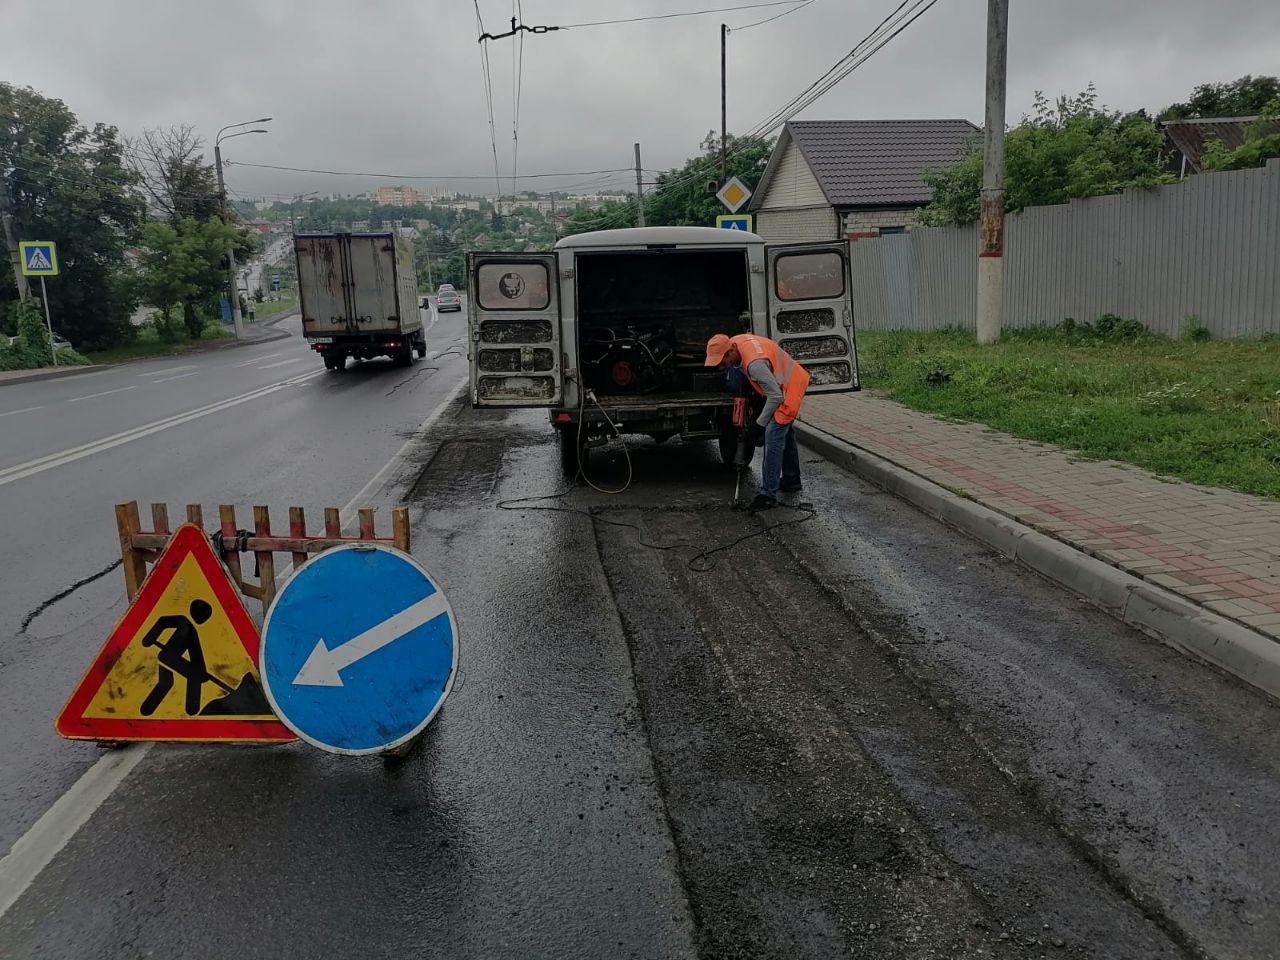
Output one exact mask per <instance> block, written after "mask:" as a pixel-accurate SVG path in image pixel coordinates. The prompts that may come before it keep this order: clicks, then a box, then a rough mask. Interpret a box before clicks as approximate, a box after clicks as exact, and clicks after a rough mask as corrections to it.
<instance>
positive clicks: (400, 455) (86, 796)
mask: <svg viewBox="0 0 1280 960" xmlns="http://www.w3.org/2000/svg"><path fill="white" fill-rule="evenodd" d="M316 372H317V373H319V372H320V371H316ZM314 375H315V374H307V375H306V376H314ZM288 382H289V381H285V383H288ZM466 384H467V381H466V380H465V379H464V380H462V381H459V383H458V385H457V387H455V388H454V389H453V390H451V391H450V392H449V395H448V396H447V397H445V398H444V399H443V400H442V401H440V404H439V405H438V406H437V407H436V408H435V409H434V410H432V411H431V413H430V414H428V415H427V418H426V419H425V420H423V421H422V423H420V424H419V425H418V429H417V430H416V431H415V432H414V436H412V437H411V438H410V439H408V440H406V441H405V442H404V444H403V445H402V446H401V447H400V449H399V450H397V451H396V452H395V454H394V455H392V457H391V459H390V460H388V461H387V462H386V463H385V464H383V466H382V469H381V470H379V471H378V472H377V473H375V474H374V475H373V476H372V477H371V478H370V479H369V482H368V483H366V484H365V485H364V486H363V487H361V488H360V490H359V492H358V493H357V494H356V495H355V496H354V497H352V498H351V499H350V500H349V501H347V505H346V506H345V507H343V508H342V510H341V511H340V512H339V514H338V516H339V520H340V522H341V524H342V526H343V527H346V526H347V525H348V524H350V523H351V522H352V521H353V520H354V519H355V516H356V510H357V509H358V505H359V504H361V503H365V502H367V501H366V498H367V497H368V496H369V495H370V494H371V493H373V492H374V491H375V490H377V489H378V487H379V485H380V484H381V483H382V482H383V480H384V478H385V477H386V476H387V475H388V474H389V473H390V472H391V471H392V470H393V469H395V468H396V467H398V466H399V465H400V464H401V463H402V462H403V461H404V459H405V454H406V453H408V451H409V448H410V447H411V446H413V444H414V443H417V442H418V441H419V440H420V438H421V437H422V436H424V435H425V434H426V432H427V431H429V430H430V429H431V427H432V426H433V425H434V424H435V422H436V421H437V420H438V419H440V416H441V415H442V414H443V413H444V412H445V410H447V409H449V406H450V404H452V403H454V402H455V401H457V399H458V397H459V396H461V395H462V391H463V388H464V387H465V386H466ZM292 573H293V561H292V560H289V561H288V562H286V563H285V565H284V566H283V567H282V568H281V570H280V572H279V573H278V574H276V584H277V586H280V585H282V584H283V583H284V581H285V580H286V579H287V578H288V577H289V576H290V575H291V574H292ZM152 746H153V744H151V743H136V744H130V745H129V746H127V747H123V748H121V749H119V750H112V751H110V752H109V753H106V754H104V755H103V756H102V757H101V758H100V759H99V760H98V761H97V762H96V763H95V764H94V765H93V766H91V767H90V768H89V769H88V770H86V771H85V772H84V773H82V774H81V775H80V779H79V780H77V781H76V782H75V783H73V784H72V785H71V788H70V789H69V790H67V792H66V793H64V794H63V795H62V796H60V797H59V798H58V799H57V800H55V801H54V803H53V806H51V807H50V808H49V809H48V810H46V811H45V812H44V815H43V816H41V817H40V819H39V820H37V821H36V822H35V823H33V824H32V825H31V827H30V828H29V829H28V830H27V832H26V833H24V834H23V835H22V836H21V837H19V838H18V841H17V843H15V844H14V845H13V847H12V849H10V851H9V852H8V853H7V854H6V855H5V856H4V858H3V859H0V917H3V916H4V915H5V914H6V913H8V912H9V908H10V907H12V906H13V905H14V904H15V903H17V902H18V899H19V898H20V897H21V896H22V895H23V894H24V893H26V891H27V888H28V887H30V886H31V884H32V883H34V882H35V879H36V877H38V876H39V875H40V872H41V871H42V870H43V869H44V868H45V867H47V866H48V865H49V864H50V863H52V862H53V858H54V857H56V856H57V855H58V854H59V852H61V850H62V848H63V847H65V846H66V845H67V842H68V841H69V840H70V839H71V838H72V837H74V836H75V835H76V833H77V832H78V831H79V830H80V828H81V827H83V826H84V825H85V824H86V823H88V822H89V818H90V817H92V816H93V814H94V812H95V811H96V810H97V809H98V807H100V806H102V804H103V802H104V801H106V799H107V798H108V797H109V796H111V794H112V792H113V791H114V790H115V789H116V788H117V787H118V786H120V784H121V783H123V782H124V780H125V778H126V777H128V775H129V773H130V772H131V771H132V770H133V769H134V767H136V766H137V765H138V764H139V763H141V762H142V758H143V757H145V756H146V755H147V754H148V753H149V752H150V750H151V747H152Z"/></svg>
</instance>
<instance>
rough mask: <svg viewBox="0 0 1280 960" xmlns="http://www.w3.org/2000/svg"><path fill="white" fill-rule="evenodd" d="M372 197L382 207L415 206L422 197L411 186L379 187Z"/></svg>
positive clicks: (421, 200)
mask: <svg viewBox="0 0 1280 960" xmlns="http://www.w3.org/2000/svg"><path fill="white" fill-rule="evenodd" d="M374 199H375V200H376V201H377V202H378V204H380V205H381V206H384V207H416V206H417V205H418V204H420V203H422V202H424V199H425V198H424V197H423V196H422V194H420V193H419V192H418V191H417V190H415V189H414V188H413V187H405V186H397V187H379V188H378V190H377V193H375V194H374Z"/></svg>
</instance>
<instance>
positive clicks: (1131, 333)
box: [1084, 313, 1150, 340]
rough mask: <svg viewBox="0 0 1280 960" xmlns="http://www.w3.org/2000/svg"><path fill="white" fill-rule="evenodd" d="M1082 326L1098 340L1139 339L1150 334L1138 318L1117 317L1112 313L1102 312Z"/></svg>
mask: <svg viewBox="0 0 1280 960" xmlns="http://www.w3.org/2000/svg"><path fill="white" fill-rule="evenodd" d="M1084 326H1085V329H1086V330H1088V331H1089V332H1091V333H1092V334H1093V336H1095V337H1097V338H1098V339H1099V340H1140V339H1142V338H1143V337H1148V336H1150V334H1149V333H1148V332H1147V328H1146V327H1144V326H1143V325H1142V322H1141V321H1140V320H1135V319H1133V318H1132V317H1128V318H1126V317H1119V316H1116V315H1115V314H1114V313H1104V314H1103V315H1102V316H1100V317H1099V318H1098V319H1097V320H1095V321H1094V322H1093V323H1091V324H1090V323H1086V324H1085V325H1084Z"/></svg>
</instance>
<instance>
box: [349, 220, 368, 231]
mask: <svg viewBox="0 0 1280 960" xmlns="http://www.w3.org/2000/svg"><path fill="white" fill-rule="evenodd" d="M351 232H352V233H368V232H369V221H368V220H352V221H351Z"/></svg>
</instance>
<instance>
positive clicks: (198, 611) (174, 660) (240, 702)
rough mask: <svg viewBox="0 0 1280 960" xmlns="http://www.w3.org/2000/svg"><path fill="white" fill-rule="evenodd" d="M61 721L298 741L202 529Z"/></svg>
mask: <svg viewBox="0 0 1280 960" xmlns="http://www.w3.org/2000/svg"><path fill="white" fill-rule="evenodd" d="M54 727H55V728H56V729H57V731H58V733H60V734H61V735H62V736H64V737H67V738H68V739H72V740H194V741H214V740H234V741H279V740H293V739H295V738H294V735H293V733H292V732H290V731H289V729H288V728H287V727H285V726H284V724H282V723H281V722H280V721H279V720H278V719H277V718H276V716H275V714H273V713H272V711H271V706H270V704H269V703H268V702H267V698H266V695H265V694H264V693H263V691H262V681H261V678H260V676H259V673H258V630H257V628H256V627H255V626H254V624H253V621H252V620H251V619H250V618H249V614H248V612H247V611H246V610H245V607H244V603H243V602H242V601H241V600H240V595H239V594H238V593H237V592H236V588H235V586H234V585H233V584H232V582H231V578H230V577H229V576H228V575H227V572H226V570H225V569H224V568H223V566H222V563H221V562H220V561H219V559H218V556H217V554H215V553H214V552H213V547H212V546H210V544H209V539H208V537H206V536H205V534H204V531H203V530H201V529H200V528H199V527H198V526H196V525H195V524H192V523H188V524H183V525H182V526H181V527H179V528H178V531H177V533H175V534H174V535H173V538H172V539H171V540H170V541H169V543H168V545H167V546H166V547H165V549H164V551H163V552H162V553H161V555H160V557H159V559H158V560H156V563H155V566H154V567H153V568H152V570H151V572H150V574H148V575H147V578H146V580H144V581H143V584H142V588H141V589H140V590H139V591H138V595H137V597H136V598H135V599H134V601H133V603H131V604H130V605H129V609H128V610H126V611H125V614H124V616H123V617H122V618H121V620H120V622H119V623H117V624H116V626H115V629H113V630H112V631H111V634H110V636H108V638H107V642H106V643H105V644H103V647H102V649H101V650H100V651H99V652H98V656H97V657H96V658H95V659H94V661H93V664H92V665H91V666H90V667H89V669H88V671H87V672H86V673H85V675H84V677H83V678H82V679H81V681H80V683H79V684H78V685H77V686H76V689H75V692H74V693H73V694H72V695H71V699H70V700H68V701H67V705H66V706H65V707H64V708H63V709H62V713H61V714H60V715H59V716H58V719H57V721H56V722H55V723H54Z"/></svg>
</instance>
